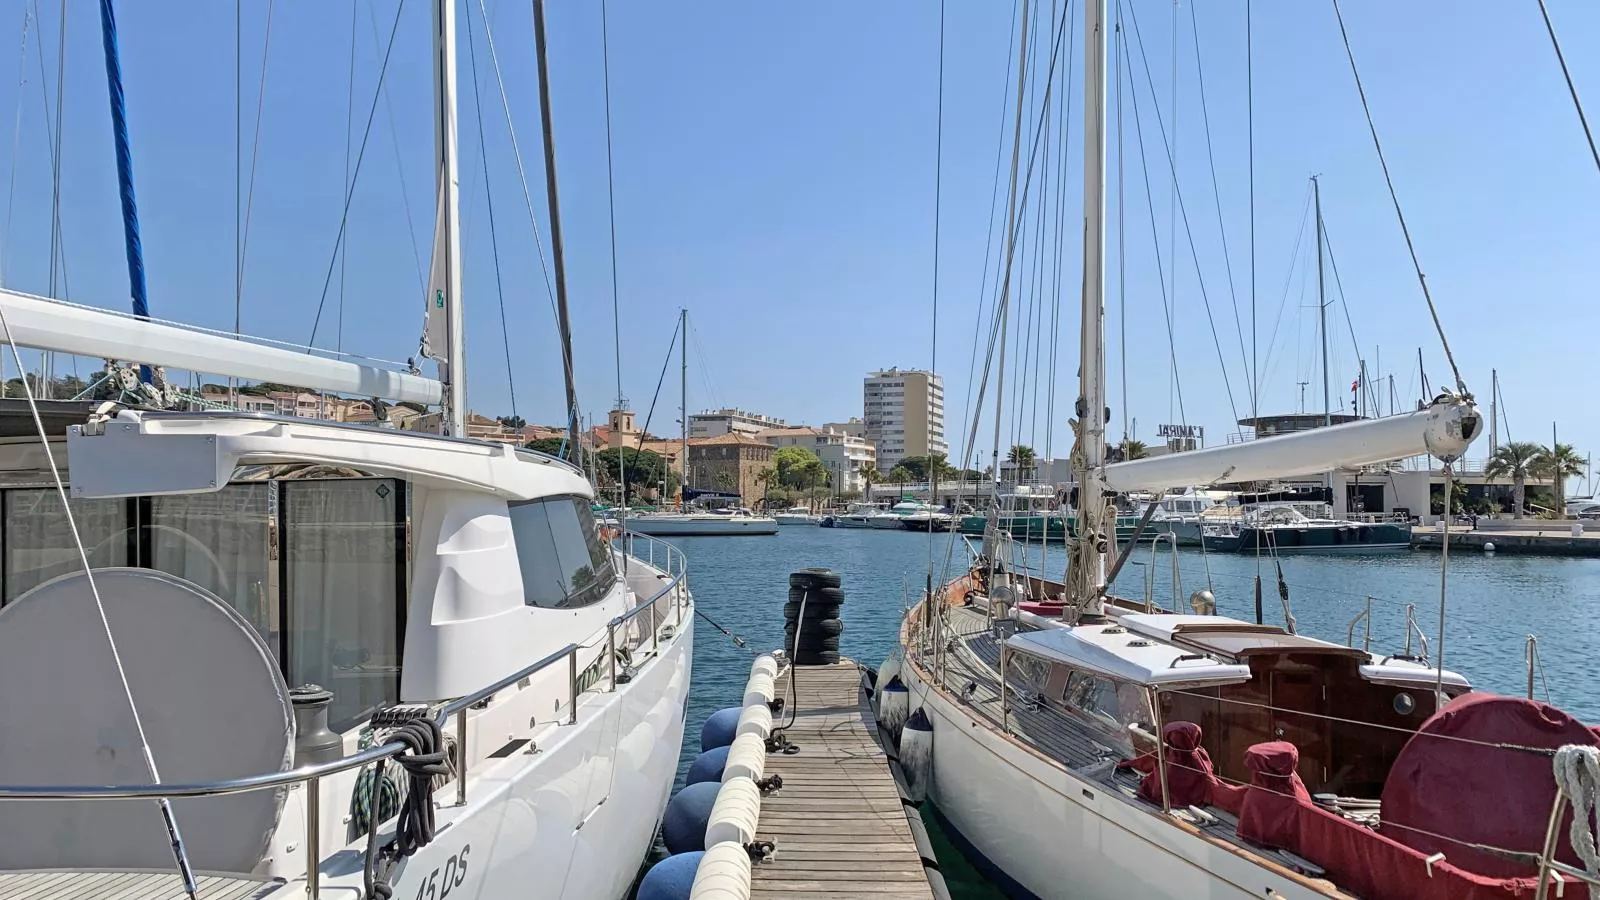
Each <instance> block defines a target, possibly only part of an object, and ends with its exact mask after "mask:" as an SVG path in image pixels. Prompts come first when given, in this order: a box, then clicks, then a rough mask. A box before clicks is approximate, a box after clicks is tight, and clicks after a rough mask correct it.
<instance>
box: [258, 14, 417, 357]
mask: <svg viewBox="0 0 1600 900" xmlns="http://www.w3.org/2000/svg"><path fill="white" fill-rule="evenodd" d="M274 5H275V4H274V0H267V26H266V34H265V36H264V37H263V38H262V40H261V84H260V85H259V86H258V87H257V89H256V124H255V134H254V136H253V137H252V138H251V140H250V177H249V178H248V179H246V181H245V192H244V224H243V230H242V231H241V232H240V233H239V247H238V250H239V259H238V262H237V263H236V265H235V268H234V278H235V279H236V281H235V283H234V288H233V333H234V334H240V333H241V332H242V331H243V324H242V321H243V320H242V315H243V305H244V268H245V263H246V262H247V261H248V260H249V253H250V221H251V214H252V213H253V212H254V211H255V205H256V163H257V161H259V160H260V158H261V117H262V112H263V110H264V108H265V106H266V101H267V60H268V59H269V58H270V53H271V50H272V8H273V6H274ZM367 11H368V13H369V14H370V13H371V11H372V7H371V5H368V7H367ZM373 24H374V27H376V24H377V20H376V19H374V20H373ZM385 96H386V97H387V96H388V95H387V94H385ZM235 157H236V158H235V160H234V165H235V167H236V168H235V173H234V180H235V182H237V180H238V172H237V166H238V165H239V161H238V159H237V152H236V153H235ZM235 190H236V191H237V184H235ZM402 190H404V188H403V186H402ZM235 202H236V203H237V201H235ZM406 215H407V221H410V210H409V209H408V210H407V213H406ZM413 252H415V248H413Z"/></svg>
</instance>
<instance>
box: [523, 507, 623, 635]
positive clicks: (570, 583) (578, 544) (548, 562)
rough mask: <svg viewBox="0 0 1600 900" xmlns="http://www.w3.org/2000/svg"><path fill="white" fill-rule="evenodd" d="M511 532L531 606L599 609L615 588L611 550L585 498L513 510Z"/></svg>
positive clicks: (524, 596) (524, 588) (525, 598)
mask: <svg viewBox="0 0 1600 900" xmlns="http://www.w3.org/2000/svg"><path fill="white" fill-rule="evenodd" d="M510 514H511V531H512V534H513V535H514V537H515V539H516V544H517V560H518V563H519V564H520V566H521V569H522V592H523V599H524V601H525V602H526V603H527V604H528V605H529V606H541V607H545V608H549V609H571V608H575V607H581V606H588V605H590V604H592V603H598V602H599V601H600V600H601V599H603V598H604V597H605V596H606V594H607V593H608V592H609V591H610V590H611V586H612V584H614V583H615V582H616V571H615V568H614V567H613V566H612V562H611V549H610V548H609V547H608V546H606V543H605V541H603V540H602V539H601V537H600V530H599V528H598V527H596V525H595V520H594V512H593V510H591V509H590V504H589V501H588V500H586V499H584V498H582V497H545V498H542V499H539V500H529V501H526V502H523V503H513V504H511V510H510Z"/></svg>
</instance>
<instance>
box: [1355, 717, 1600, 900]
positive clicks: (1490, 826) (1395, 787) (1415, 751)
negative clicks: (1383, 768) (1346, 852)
mask: <svg viewBox="0 0 1600 900" xmlns="http://www.w3.org/2000/svg"><path fill="white" fill-rule="evenodd" d="M1597 743H1600V740H1597V739H1596V736H1595V734H1594V732H1592V731H1590V730H1589V729H1588V728H1587V727H1586V726H1585V725H1584V724H1583V723H1582V722H1580V721H1578V720H1577V719H1574V718H1573V717H1572V716H1570V715H1567V714H1566V713H1564V712H1562V711H1561V710H1559V709H1556V708H1555V707H1554V706H1551V705H1549V704H1548V703H1540V702H1538V701H1536V700H1524V699H1522V698H1520V697H1500V696H1496V695H1494V694H1489V693H1483V692H1473V693H1470V694H1466V695H1464V696H1461V697H1457V698H1456V699H1455V700H1452V701H1451V702H1450V703H1449V704H1447V705H1446V706H1445V708H1444V709H1442V710H1440V711H1439V712H1437V713H1435V714H1434V715H1433V717H1432V718H1430V719H1428V721H1426V722H1424V723H1422V727H1421V728H1420V729H1418V731H1417V733H1416V734H1415V735H1414V736H1413V737H1412V738H1411V740H1409V741H1407V742H1406V745H1405V747H1404V748H1402V749H1401V750H1400V755H1399V756H1398V757H1396V759H1395V761H1394V767H1393V768H1391V769H1390V770H1389V778H1388V780H1387V781H1385V782H1384V785H1383V822H1382V824H1381V825H1380V826H1379V829H1378V830H1379V831H1380V832H1382V833H1383V834H1385V835H1387V836H1388V837H1391V838H1393V839H1395V840H1397V841H1399V842H1400V843H1402V844H1406V845H1407V846H1410V847H1412V848H1414V849H1416V850H1420V851H1422V852H1423V853H1443V854H1445V855H1446V857H1447V858H1448V859H1449V860H1450V862H1452V863H1454V864H1455V865H1457V866H1460V867H1461V868H1463V869H1467V870H1469V871H1472V872H1476V873H1478V874H1480V875H1491V876H1494V877H1497V878H1512V877H1517V876H1526V875H1534V874H1537V871H1538V870H1537V868H1536V867H1534V866H1533V865H1531V864H1522V863H1518V862H1516V861H1513V860H1511V859H1507V858H1505V857H1504V856H1500V855H1497V854H1491V853H1485V852H1482V851H1479V850H1476V849H1473V848H1472V847H1471V846H1469V845H1468V844H1482V845H1486V846H1490V847H1499V848H1502V849H1505V850H1512V851H1517V852H1520V853H1524V854H1537V853H1538V852H1539V851H1540V850H1541V849H1542V848H1543V846H1544V835H1545V827H1546V825H1547V824H1548V822H1549V818H1550V807H1551V804H1553V803H1554V802H1555V799H1556V784H1555V777H1554V776H1553V775H1552V774H1551V767H1550V756H1549V754H1548V753H1541V752H1538V750H1540V749H1543V750H1554V749H1555V748H1557V747H1560V746H1562V745H1565V744H1580V745H1583V746H1590V747H1592V746H1595V745H1596V744H1597ZM1517 747H1527V748H1534V749H1533V752H1529V751H1525V750H1517V749H1512V748H1517ZM1571 820H1572V814H1571V812H1570V811H1569V812H1568V813H1567V814H1566V815H1565V817H1564V818H1563V819H1562V825H1561V834H1560V839H1561V840H1560V843H1559V844H1558V845H1557V855H1558V856H1559V857H1560V858H1561V859H1562V860H1563V861H1564V862H1567V863H1570V864H1572V865H1578V864H1579V862H1578V858H1577V855H1576V854H1574V853H1573V852H1572V844H1571V841H1570V840H1569V839H1568V828H1567V825H1568V823H1570V822H1571ZM1434 835H1446V836H1448V837H1449V838H1452V840H1441V839H1439V838H1436V837H1434ZM1462 842H1468V843H1462ZM1568 890H1569V893H1570V890H1571V889H1570V888H1569V889H1568Z"/></svg>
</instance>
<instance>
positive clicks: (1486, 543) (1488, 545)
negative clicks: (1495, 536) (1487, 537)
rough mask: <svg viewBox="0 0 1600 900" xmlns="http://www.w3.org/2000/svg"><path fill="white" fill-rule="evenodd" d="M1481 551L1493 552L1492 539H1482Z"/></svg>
mask: <svg viewBox="0 0 1600 900" xmlns="http://www.w3.org/2000/svg"><path fill="white" fill-rule="evenodd" d="M1483 552H1485V553H1493V552H1494V541H1484V542H1483Z"/></svg>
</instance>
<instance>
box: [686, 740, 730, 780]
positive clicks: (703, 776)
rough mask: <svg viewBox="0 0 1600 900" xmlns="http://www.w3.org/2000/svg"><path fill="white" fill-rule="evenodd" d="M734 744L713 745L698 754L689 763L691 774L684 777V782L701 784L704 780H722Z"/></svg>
mask: <svg viewBox="0 0 1600 900" xmlns="http://www.w3.org/2000/svg"><path fill="white" fill-rule="evenodd" d="M732 749H733V748H732V746H731V745H730V746H728V747H712V748H711V749H710V750H707V751H706V752H704V753H702V754H700V755H699V756H696V757H695V758H694V762H692V763H690V764H689V774H688V775H687V776H685V777H684V780H683V783H684V784H685V785H689V784H699V783H700V782H702V781H721V780H722V770H723V769H725V768H727V766H728V754H729V753H730V752H731V751H732Z"/></svg>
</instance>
